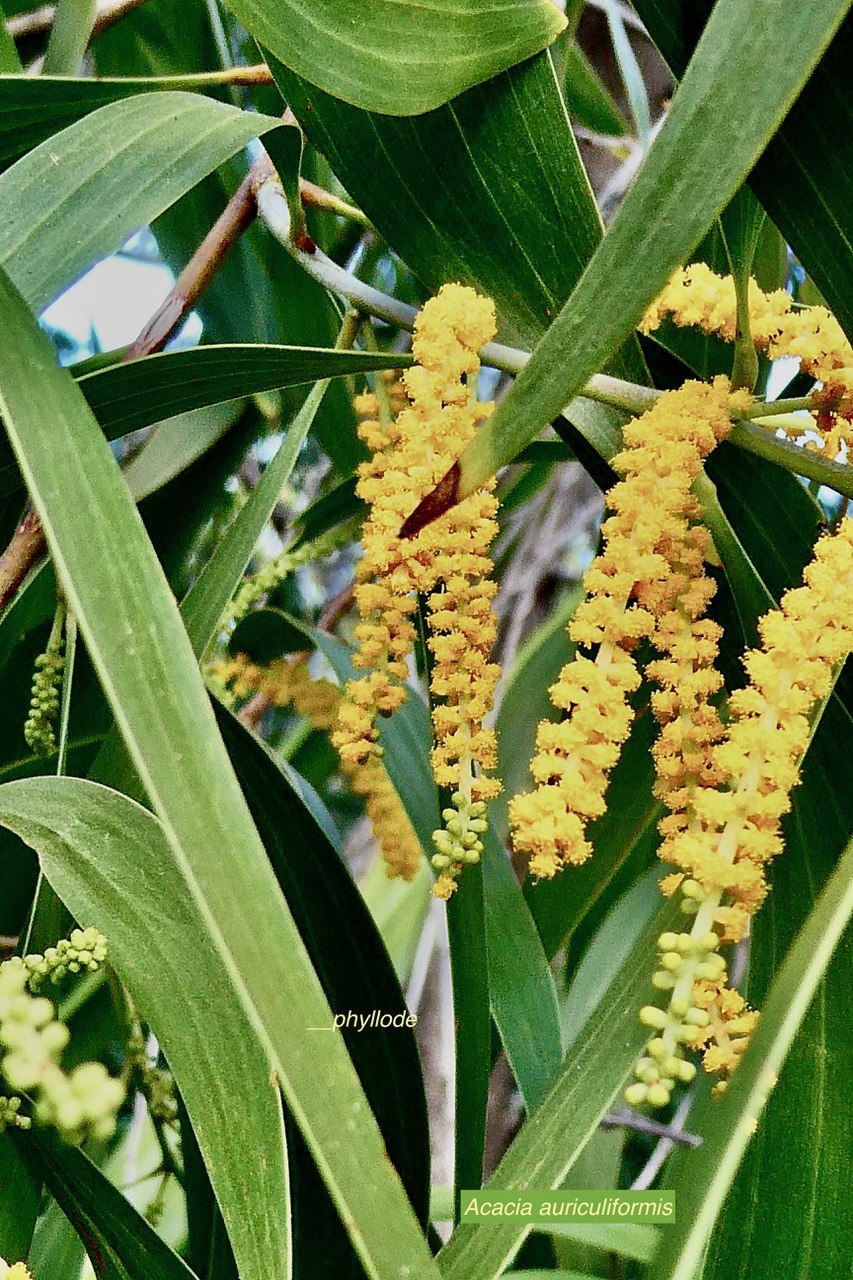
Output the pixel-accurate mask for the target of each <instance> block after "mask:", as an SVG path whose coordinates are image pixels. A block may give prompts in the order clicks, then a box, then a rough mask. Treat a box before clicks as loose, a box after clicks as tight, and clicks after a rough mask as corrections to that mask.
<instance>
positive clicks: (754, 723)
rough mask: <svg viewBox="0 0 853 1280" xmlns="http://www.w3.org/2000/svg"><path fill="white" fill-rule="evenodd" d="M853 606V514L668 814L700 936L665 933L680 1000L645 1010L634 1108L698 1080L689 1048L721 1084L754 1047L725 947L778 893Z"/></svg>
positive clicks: (809, 574) (667, 969) (785, 605)
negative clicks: (772, 891)
mask: <svg viewBox="0 0 853 1280" xmlns="http://www.w3.org/2000/svg"><path fill="white" fill-rule="evenodd" d="M851 610H853V522H851V521H850V520H844V521H843V522H842V524H841V525H840V527H839V528H838V530H837V531H836V532H835V533H831V534H827V535H825V536H824V537H823V538H821V539H820V540H819V542H818V543H817V546H816V548H815V554H814V559H813V560H812V561H811V563H810V564H809V565H808V567H807V568H806V571H805V575H804V585H803V586H802V587H798V588H795V589H793V590H791V591H788V592H787V593H786V594H785V596H784V597H783V599H782V603H781V607H780V609H778V610H773V611H772V612H771V613H768V614H767V615H765V617H764V618H763V619H762V620H761V622H760V624H759V629H760V634H761V639H762V642H763V645H762V648H761V649H760V650H754V651H752V652H751V653H749V654H747V655H746V658H745V666H746V670H747V673H748V675H749V677H750V683H749V684H748V685H747V686H746V688H744V689H741V690H738V691H737V692H735V693H734V694H732V696H731V698H730V702H729V706H730V710H731V713H732V720H731V723H730V725H729V727H728V729H727V730H726V731H725V733H724V734H723V735H719V734H718V735H717V736H718V738H719V741H717V742H716V744H715V745H714V746H713V748H712V749H711V751H710V756H709V758H708V763H709V768H708V772H707V777H703V778H702V779H701V784H700V785H694V786H693V787H692V788H691V789H690V790H689V792H688V793H687V795H686V796H685V809H684V811H683V812H678V811H676V813H674V814H673V815H672V816H671V817H670V818H667V819H664V822H663V823H662V830H663V831H664V836H665V838H664V842H663V845H662V846H661V850H660V854H661V857H662V858H664V859H665V860H667V861H670V862H673V863H676V864H677V865H678V866H679V867H680V868H681V873H680V874H677V875H674V876H671V877H668V878H667V879H668V883H667V881H665V882H663V884H662V887H663V888H664V890H665V891H670V892H671V891H673V890H675V889H676V888H678V889H680V892H681V895H682V910H683V911H684V912H685V914H687V915H693V916H695V920H694V922H693V927H692V929H691V931H690V933H689V934H688V933H685V934H678V935H676V934H664V935H662V936H661V938H660V940H659V942H660V958H659V965H660V967H659V969H658V970H657V971H656V972H655V974H654V975H653V978H652V985H653V986H654V987H655V988H656V989H658V990H660V991H667V992H669V993H670V996H669V1004H668V1007H667V1008H666V1009H665V1010H664V1009H660V1008H658V1007H657V1006H654V1005H648V1006H646V1007H645V1008H644V1009H643V1010H641V1013H640V1018H641V1021H642V1022H643V1023H644V1024H645V1025H647V1026H649V1027H651V1028H652V1029H653V1030H654V1032H655V1035H654V1036H653V1037H652V1039H651V1040H650V1041H649V1043H648V1045H647V1046H646V1054H645V1056H644V1057H643V1058H641V1059H640V1061H639V1063H638V1064H637V1067H636V1071H635V1075H636V1077H637V1079H636V1081H635V1082H634V1083H633V1084H631V1085H629V1087H628V1088H627V1089H626V1091H625V1097H626V1100H627V1101H628V1102H629V1103H631V1104H632V1105H639V1104H641V1103H648V1104H649V1105H652V1106H664V1105H666V1103H667V1102H668V1101H669V1098H670V1095H671V1091H672V1089H673V1088H674V1087H675V1085H676V1084H677V1083H678V1082H679V1081H686V1080H688V1079H689V1078H690V1070H691V1064H689V1063H687V1062H686V1061H684V1049H685V1048H691V1049H701V1050H703V1065H704V1067H705V1069H706V1070H707V1071H710V1072H714V1073H719V1074H721V1075H722V1076H723V1077H724V1078H723V1080H722V1081H721V1083H720V1084H718V1086H717V1091H718V1092H719V1090H720V1089H721V1088H723V1087H725V1078H726V1077H727V1076H728V1075H730V1074H731V1072H732V1071H733V1070H734V1068H735V1067H736V1066H737V1063H738V1061H739V1056H740V1054H741V1053H742V1052H743V1049H744V1048H745V1047H746V1044H747V1042H748V1038H749V1035H750V1034H751V1032H752V1030H753V1028H754V1026H755V1023H756V1020H757V1017H758V1015H757V1014H756V1013H755V1012H753V1010H751V1009H749V1008H748V1007H747V1005H746V1003H745V1001H744V1000H743V997H742V996H741V995H740V994H739V993H738V992H736V991H733V990H732V989H731V988H730V987H728V986H727V975H726V964H725V961H724V960H723V958H722V957H721V956H720V955H719V954H718V952H717V948H718V946H719V944H720V942H721V941H723V942H725V941H730V942H731V941H737V940H738V939H740V938H741V937H743V935H744V933H745V930H746V926H747V923H748V920H749V917H750V915H752V913H753V912H755V911H756V910H757V909H758V908H759V907H760V905H761V903H762V902H763V900H764V897H765V895H766V893H767V885H766V881H765V877H764V864H765V863H766V862H767V861H768V859H770V858H772V857H773V856H774V855H775V854H777V853H778V852H780V850H781V847H782V841H781V837H780V823H781V819H782V817H783V816H784V814H785V813H786V812H787V811H788V809H789V807H790V794H791V791H792V789H793V788H794V786H796V784H797V782H798V780H799V760H800V758H801V757H802V755H803V753H804V752H805V749H806V747H807V745H808V740H809V734H810V720H809V717H810V716H811V715H812V714H813V712H814V709H815V707H816V706H817V705H818V704H819V703H820V702H821V701H822V700H823V699H825V698H826V697H827V696H828V695H829V693H830V691H831V688H832V682H833V678H834V674H835V672H836V671H837V670H838V668H839V667H840V665H841V663H842V662H843V661H844V660H845V658H847V656H848V655H849V654H850V653H851V651H853V613H851ZM720 780H725V781H726V783H727V789H725V790H721V789H719V787H718V785H717V783H718V782H719V781H720ZM666 798H667V799H670V797H668V796H667V797H666ZM685 873H686V874H685Z"/></svg>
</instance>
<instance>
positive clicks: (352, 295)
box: [257, 181, 853, 497]
mask: <svg viewBox="0 0 853 1280" xmlns="http://www.w3.org/2000/svg"><path fill="white" fill-rule="evenodd" d="M257 200H258V216H259V217H260V220H261V221H262V222H263V224H264V225H265V226H266V228H267V230H268V231H269V232H270V234H271V235H273V236H274V237H275V239H276V240H278V241H279V243H280V244H282V245H283V246H284V248H285V249H286V250H287V251H288V253H289V254H290V256H291V257H292V258H293V259H294V260H295V261H296V262H297V263H298V264H299V265H300V266H301V267H302V268H303V269H304V270H305V271H306V272H307V273H308V274H309V275H310V276H312V277H313V278H314V279H315V280H317V281H318V282H319V283H320V284H322V285H323V286H324V288H326V289H328V290H330V292H332V293H335V294H338V295H339V296H340V297H342V298H346V299H347V300H348V301H349V302H350V303H351V304H352V305H353V306H355V307H356V308H357V309H358V310H359V311H361V312H364V313H365V314H366V315H372V316H377V317H378V318H379V319H380V320H385V321H386V322H387V323H388V324H392V325H395V326H396V327H398V328H400V329H405V330H407V331H409V332H410V331H411V330H412V328H413V326H414V323H415V317H416V316H417V314H418V313H417V309H416V308H415V307H410V306H408V305H407V304H406V303H404V302H400V301H399V300H398V299H397V298H392V297H391V296H390V295H389V294H387V293H382V292H380V290H378V289H374V288H373V287H372V286H371V285H368V284H365V283H364V282H363V281H362V280H359V279H357V277H356V276H354V275H351V274H350V272H348V271H345V270H344V268H343V267H340V266H338V264H337V263H336V262H333V261H332V260H331V258H328V257H326V255H325V254H324V253H323V252H322V250H320V249H315V250H314V252H313V253H306V252H305V251H304V250H302V249H299V248H298V247H297V246H296V245H295V244H293V242H292V240H291V239H290V215H289V212H288V208H287V201H286V200H285V198H284V194H283V193H282V190H281V187H280V186H279V184H278V183H277V182H275V181H269V182H265V183H264V184H263V185H262V186H261V187H260V189H259V191H258V195H257ZM480 358H481V360H482V362H483V364H486V365H491V366H492V368H495V369H500V370H501V371H502V372H504V373H510V374H518V373H521V371H522V369H523V368H524V367H525V365H526V364H527V363H528V361H529V360H530V353H529V352H527V351H521V350H519V349H518V348H517V347H507V346H504V345H503V344H502V343H499V342H488V343H486V345H485V346H484V347H483V348H482V350H481V352H480ZM580 394H581V395H583V396H585V397H586V398H587V399H589V400H597V401H600V402H601V403H602V404H609V405H613V406H614V407H616V408H618V409H625V410H626V411H627V412H629V413H634V414H641V413H645V412H646V411H647V410H648V409H650V408H651V407H652V405H654V404H655V403H656V402H657V400H659V399H660V397H661V395H662V394H663V392H661V391H656V390H655V389H654V388H653V387H644V386H641V385H639V384H638V383H635V382H626V381H625V380H623V379H622V378H612V377H610V376H608V375H607V374H603V373H598V374H594V375H593V377H591V378H590V380H589V382H587V384H586V385H585V386H584V388H583V390H582V391H581V392H580ZM811 407H812V400H811V399H810V398H809V397H808V396H805V397H801V398H797V399H789V400H771V401H756V403H755V404H754V405H752V406H751V407H750V408H749V409H748V410H746V411H745V413H744V414H743V415H742V416H743V418H744V420H743V421H738V422H736V423H735V424H734V427H733V429H732V433H731V435H730V437H729V439H730V440H731V442H732V444H735V445H737V446H738V448H740V449H744V450H746V452H747V453H754V454H756V455H757V456H758V457H760V458H767V459H768V460H769V461H771V462H775V463H776V464H777V466H780V467H784V469H785V470H786V471H793V472H794V473H795V474H796V475H801V476H806V477H807V478H808V479H815V480H819V481H820V483H821V484H825V485H828V486H829V487H830V488H832V489H835V490H836V491H837V492H838V493H840V494H842V495H843V496H844V497H853V467H849V466H847V465H846V464H844V463H840V462H834V461H832V460H831V459H829V458H824V457H822V456H821V454H818V453H813V452H812V451H811V450H807V449H801V448H799V446H798V445H795V444H791V442H790V441H786V440H778V439H776V437H775V436H773V435H771V434H770V432H769V431H767V430H765V429H764V428H762V427H760V426H755V425H754V424H753V422H751V421H747V420H746V419H760V418H764V417H772V416H775V415H777V414H787V413H793V412H796V411H797V410H802V409H809V408H811ZM821 407H831V406H821Z"/></svg>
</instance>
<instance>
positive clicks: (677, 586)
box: [510, 378, 731, 878]
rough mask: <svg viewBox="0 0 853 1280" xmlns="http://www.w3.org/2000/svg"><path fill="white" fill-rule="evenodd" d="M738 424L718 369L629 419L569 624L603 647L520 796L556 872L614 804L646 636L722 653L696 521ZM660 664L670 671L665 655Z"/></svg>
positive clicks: (684, 660)
mask: <svg viewBox="0 0 853 1280" xmlns="http://www.w3.org/2000/svg"><path fill="white" fill-rule="evenodd" d="M730 426H731V421H730V418H729V384H728V381H727V380H726V379H725V378H718V379H717V380H716V381H715V382H714V384H713V385H711V386H707V385H706V384H704V383H699V382H688V383H685V385H684V386H683V387H681V388H680V389H679V390H678V391H670V392H667V393H666V394H664V395H663V396H662V397H661V398H660V400H659V401H658V402H657V404H656V405H655V406H654V408H652V409H650V410H649V412H648V413H646V414H644V415H643V416H642V417H641V418H638V419H635V420H634V421H633V422H631V423H629V425H628V426H627V427H626V428H625V432H624V441H625V445H626V447H625V448H624V449H623V451H622V452H621V453H620V454H618V455H617V457H616V458H615V459H614V466H615V467H616V468H617V470H619V471H620V472H622V474H623V476H624V479H622V480H621V481H620V483H619V484H617V485H616V486H615V487H614V488H613V489H612V490H611V492H610V494H609V495H608V502H609V505H610V507H611V509H612V514H611V515H610V516H609V518H608V519H607V520H606V521H605V522H604V525H603V528H602V534H603V536H604V540H605V548H604V551H603V553H602V554H601V555H600V556H598V557H597V559H596V560H595V561H594V563H593V565H592V566H591V568H590V569H589V570H588V572H587V574H586V576H585V578H584V585H585V587H586V589H587V591H588V592H589V593H590V594H589V598H588V599H587V600H586V601H585V602H584V603H583V604H582V605H581V606H580V607H579V609H578V610H577V612H576V614H575V617H574V619H573V621H572V623H571V625H570V627H569V634H570V635H571V637H572V639H573V640H575V641H576V642H577V643H578V644H580V645H598V653H597V655H596V657H595V660H594V661H592V660H591V659H589V658H587V657H586V656H584V655H583V654H579V655H577V656H576V657H575V658H574V659H573V661H572V662H570V663H569V664H568V665H567V666H566V667H564V668H563V670H562V671H561V673H560V676H559V678H558V680H557V682H556V684H554V685H553V686H552V688H551V691H550V692H551V699H552V701H553V702H554V704H555V706H557V707H559V708H561V709H562V710H565V711H567V712H568V713H569V714H568V716H567V718H566V719H565V720H563V721H562V722H561V723H559V724H552V723H550V722H543V724H541V725H540V727H539V732H538V735H537V751H538V754H537V755H536V757H535V758H534V760H533V763H532V766H531V770H532V774H533V778H534V781H535V782H536V783H537V788H536V790H535V791H533V792H531V793H530V794H528V795H521V796H516V797H515V798H514V799H513V800H512V801H511V802H510V821H511V824H512V828H513V842H514V845H515V848H516V849H518V850H520V851H522V852H524V853H527V854H528V856H529V859H530V871H531V873H532V874H533V875H534V876H537V877H545V878H547V877H550V876H553V875H554V874H555V873H556V872H557V871H558V870H559V869H560V868H561V867H562V866H565V865H566V864H579V863H582V862H584V861H586V859H587V858H588V857H589V856H590V854H591V852H592V848H591V845H590V843H589V841H588V840H587V838H586V834H585V831H586V824H587V822H588V821H589V820H590V819H592V818H594V817H597V816H598V815H599V814H600V813H602V812H603V809H604V793H605V790H606V788H607V781H608V775H609V772H610V770H611V769H612V767H613V766H614V765H615V763H616V761H617V759H618V757H619V752H620V749H621V746H622V743H623V742H624V741H625V739H626V738H627V736H628V734H629V732H630V728H631V723H632V721H633V711H632V709H631V706H630V703H629V700H628V699H629V696H630V694H631V693H633V692H634V690H635V689H636V688H637V687H638V686H639V683H640V675H639V672H638V670H637V666H636V663H635V661H634V659H633V657H632V654H631V651H632V650H633V649H634V647H635V646H636V645H637V643H638V642H639V641H640V640H642V639H644V638H652V637H654V636H655V635H656V634H659V636H660V637H661V647H662V648H663V650H664V652H669V651H671V652H672V654H673V655H674V656H675V657H676V658H677V659H678V662H677V664H676V668H675V670H676V671H677V673H678V674H679V675H680V674H681V673H682V670H683V668H685V666H687V665H689V666H690V667H691V670H692V668H693V666H695V665H696V659H697V655H699V656H700V657H702V658H703V659H707V658H708V657H709V655H712V651H713V647H714V642H715V639H716V633H715V632H714V631H713V629H712V628H711V627H710V624H707V623H700V622H699V621H698V619H699V618H700V615H701V613H702V612H703V610H704V608H705V606H706V605H707V601H708V599H710V595H711V592H712V588H711V587H710V586H709V585H707V582H705V583H704V584H703V583H702V582H697V576H698V575H697V570H699V569H701V565H702V560H703V557H704V555H705V554H706V553H707V551H708V544H709V542H710V539H708V538H707V537H704V538H703V536H702V534H701V533H700V532H699V531H697V530H696V528H695V522H696V520H697V519H698V517H699V515H700V508H699V504H698V502H697V500H696V498H695V497H694V495H693V493H692V485H693V482H694V480H695V479H696V477H697V476H698V475H699V474H700V472H701V469H702V462H703V459H704V458H705V457H706V456H707V455H708V454H709V453H710V452H711V450H712V449H713V448H714V447H715V445H716V444H717V443H718V441H720V440H722V439H723V438H724V437H725V436H726V434H727V433H728V431H729V430H730ZM655 643H657V640H656V641H655ZM659 674H660V675H661V676H662V677H663V676H665V675H666V671H665V668H664V667H663V666H662V667H661V669H660V672H659ZM663 683H664V685H665V687H666V684H667V681H666V680H665V679H664V681H663ZM715 687H716V686H715V685H714V681H713V679H711V680H709V679H708V678H707V677H702V676H699V677H698V678H697V682H696V686H695V689H694V691H693V693H692V694H691V697H693V698H694V701H695V700H698V699H700V698H701V699H704V698H705V697H707V696H708V695H709V694H710V693H711V692H713V691H714V688H715ZM680 705H681V704H680V702H679V701H678V700H675V701H673V699H672V698H670V703H669V704H668V706H669V710H668V711H666V714H667V715H668V716H669V717H670V718H672V717H674V716H675V715H677V714H678V712H679V710H680ZM697 705H698V703H697ZM661 712H662V715H663V712H664V704H661ZM706 719H707V717H705V719H703V717H702V716H701V715H698V714H697V724H696V734H697V735H698V736H699V737H700V738H704V737H707V736H708V735H710V736H711V737H713V734H714V732H715V731H714V730H713V729H712V728H711V726H710V724H708V723H706ZM699 745H701V746H703V747H704V742H702V743H700V744H699ZM680 767H681V766H679V768H680ZM677 781H678V784H679V785H680V786H681V785H683V784H684V779H683V778H680V777H679V778H678V779H677ZM673 785H675V784H673Z"/></svg>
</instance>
